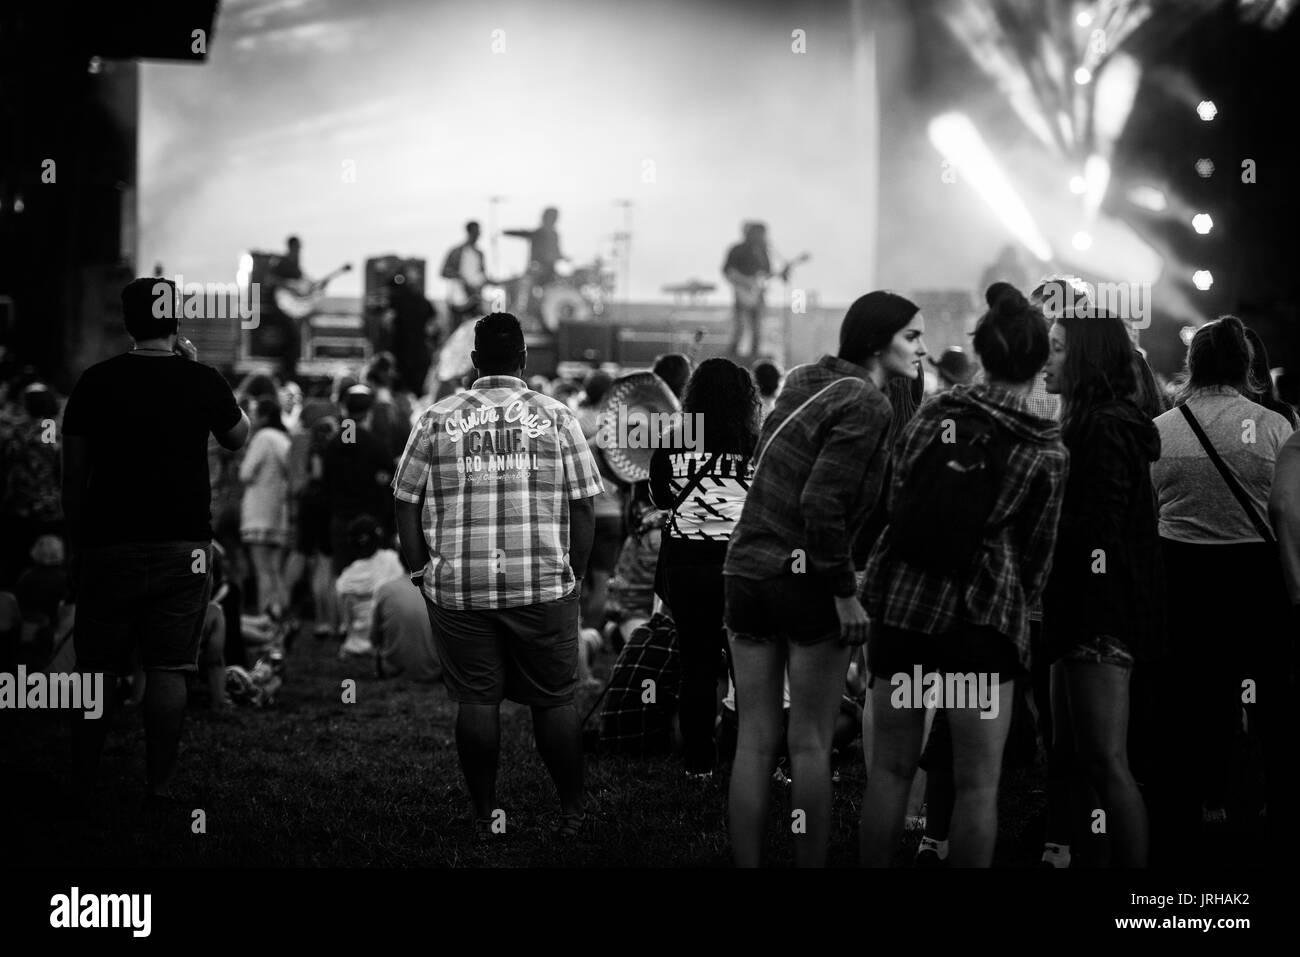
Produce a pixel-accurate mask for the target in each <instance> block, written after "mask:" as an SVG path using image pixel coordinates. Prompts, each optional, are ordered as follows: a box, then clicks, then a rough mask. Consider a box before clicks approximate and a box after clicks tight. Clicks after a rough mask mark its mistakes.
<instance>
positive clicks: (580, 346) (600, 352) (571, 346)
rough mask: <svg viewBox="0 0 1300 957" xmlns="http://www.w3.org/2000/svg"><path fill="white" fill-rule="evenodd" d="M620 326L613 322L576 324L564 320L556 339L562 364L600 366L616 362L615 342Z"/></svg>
mask: <svg viewBox="0 0 1300 957" xmlns="http://www.w3.org/2000/svg"><path fill="white" fill-rule="evenodd" d="M617 335H618V326H617V325H616V324H615V323H612V322H604V321H600V322H574V321H568V320H562V321H561V322H560V326H559V331H558V333H557V335H556V339H557V341H558V344H559V358H560V361H561V362H587V363H593V364H595V365H600V364H602V363H605V362H613V361H614V342H615V337H616V336H617Z"/></svg>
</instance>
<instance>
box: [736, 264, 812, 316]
mask: <svg viewBox="0 0 1300 957" xmlns="http://www.w3.org/2000/svg"><path fill="white" fill-rule="evenodd" d="M810 259H812V255H811V254H810V253H800V254H799V255H798V256H795V257H794V258H793V259H791V260H789V261H788V262H786V264H785V268H784V269H781V270H780V271H779V272H777V273H766V272H760V273H757V274H756V275H753V276H743V275H741V274H740V273H737V272H732V273H730V274H729V275H728V276H727V281H728V282H730V283H731V287H732V288H733V289H734V290H735V291H736V302H737V303H739V304H740V306H741V307H742V308H744V309H754V308H756V307H757V306H758V305H759V304H760V303H761V302H762V301H763V292H764V291H765V290H766V289H767V284H768V282H769V281H770V280H771V279H772V276H773V275H777V276H780V277H781V278H782V279H788V278H789V276H790V270H791V269H793V268H794V267H795V266H801V265H803V264H804V263H806V262H807V261H808V260H810Z"/></svg>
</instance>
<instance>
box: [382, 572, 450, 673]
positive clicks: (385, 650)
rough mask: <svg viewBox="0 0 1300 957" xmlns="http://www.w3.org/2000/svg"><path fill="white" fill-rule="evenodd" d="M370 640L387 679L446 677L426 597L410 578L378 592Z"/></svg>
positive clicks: (399, 580) (400, 579) (388, 584)
mask: <svg viewBox="0 0 1300 957" xmlns="http://www.w3.org/2000/svg"><path fill="white" fill-rule="evenodd" d="M370 640H371V643H372V644H374V646H375V653H376V654H377V655H378V656H379V667H380V672H381V674H382V675H383V676H384V677H385V678H397V677H401V678H409V679H411V680H412V681H437V680H438V679H440V678H441V677H442V665H441V663H440V662H439V661H438V652H437V650H436V649H435V648H434V644H433V629H432V626H431V625H430V624H429V613H428V611H427V610H426V608H425V605H424V596H423V595H421V594H420V589H418V588H416V587H415V586H414V585H412V584H411V583H410V581H408V580H407V579H405V578H395V579H392V580H391V581H387V582H384V583H383V584H382V585H380V586H379V587H378V588H376V589H375V610H374V626H373V629H372V631H371V633H370Z"/></svg>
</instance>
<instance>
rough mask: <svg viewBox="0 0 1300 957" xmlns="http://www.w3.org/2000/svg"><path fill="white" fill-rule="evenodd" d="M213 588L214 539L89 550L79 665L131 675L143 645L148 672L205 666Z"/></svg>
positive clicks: (76, 639) (76, 642)
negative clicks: (202, 652) (202, 654)
mask: <svg viewBox="0 0 1300 957" xmlns="http://www.w3.org/2000/svg"><path fill="white" fill-rule="evenodd" d="M200 553H201V554H202V559H201V560H200ZM211 591H212V543H211V542H174V541H173V542H140V543H132V544H124V545H107V546H101V547H90V548H86V549H85V551H84V552H82V558H81V581H80V584H79V586H78V590H77V620H76V625H75V628H74V631H73V636H72V640H73V647H74V648H75V649H76V652H77V667H78V668H79V669H80V670H83V671H104V672H107V673H109V674H116V675H129V674H130V673H131V665H132V659H133V656H134V653H135V652H136V650H137V649H138V650H139V652H140V661H141V664H142V665H143V667H144V668H145V669H146V670H159V671H197V670H198V659H199V640H200V637H201V634H202V630H203V618H204V615H205V614H206V613H207V610H208V596H209V594H210V593H211Z"/></svg>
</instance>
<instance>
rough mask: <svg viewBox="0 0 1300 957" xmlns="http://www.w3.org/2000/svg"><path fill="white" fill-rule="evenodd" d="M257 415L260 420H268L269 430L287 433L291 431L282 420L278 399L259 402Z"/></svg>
mask: <svg viewBox="0 0 1300 957" xmlns="http://www.w3.org/2000/svg"><path fill="white" fill-rule="evenodd" d="M257 414H258V416H259V417H260V418H263V419H266V427H267V428H268V429H279V430H280V431H281V432H285V433H287V432H288V431H289V430H288V429H286V428H285V427H284V421H283V420H282V419H281V418H280V402H279V400H278V399H272V398H269V397H268V398H265V399H258V400H257Z"/></svg>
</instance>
